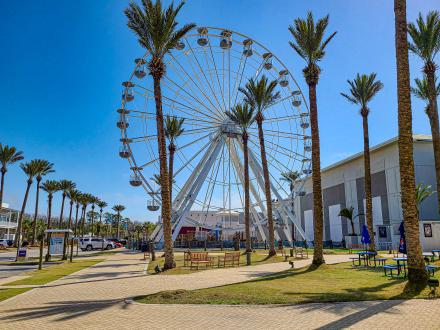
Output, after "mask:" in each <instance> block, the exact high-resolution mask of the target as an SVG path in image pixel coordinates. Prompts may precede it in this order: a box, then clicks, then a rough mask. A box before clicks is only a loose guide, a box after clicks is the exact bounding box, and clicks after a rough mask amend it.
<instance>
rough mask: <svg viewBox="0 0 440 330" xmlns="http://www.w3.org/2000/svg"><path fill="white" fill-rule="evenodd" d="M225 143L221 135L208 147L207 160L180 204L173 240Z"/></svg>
mask: <svg viewBox="0 0 440 330" xmlns="http://www.w3.org/2000/svg"><path fill="white" fill-rule="evenodd" d="M223 143H224V138H223V137H221V136H217V138H216V140H215V141H214V143H213V144H212V146H213V148H212V149H211V148H210V149H208V151H207V156H208V157H206V161H205V162H204V164H203V165H202V166H201V170H200V171H199V175H198V176H197V178H196V180H195V181H194V182H193V184H192V185H191V186H190V187H189V189H188V193H187V194H186V196H185V198H184V200H183V202H182V204H181V205H180V208H179V209H178V210H177V211H176V218H177V220H176V222H175V225H174V228H173V240H175V239H176V237H177V235H178V234H179V231H180V229H181V228H182V226H183V224H184V222H185V218H186V216H187V215H188V212H189V211H190V210H191V207H192V206H193V204H194V201H195V200H196V198H197V195H198V194H199V192H200V189H201V188H202V186H203V183H204V182H205V180H206V177H207V176H208V174H209V170H210V169H211V167H212V166H213V164H214V162H215V160H216V158H217V156H218V154H219V153H220V150H221V149H222V146H223Z"/></svg>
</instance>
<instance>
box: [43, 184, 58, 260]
mask: <svg viewBox="0 0 440 330" xmlns="http://www.w3.org/2000/svg"><path fill="white" fill-rule="evenodd" d="M41 189H43V190H44V191H45V192H46V193H47V229H52V200H53V194H54V193H56V192H57V191H59V190H60V183H59V182H58V181H55V180H47V181H45V182H44V183H43V184H42V185H41ZM50 237H51V234H50V233H48V234H47V253H46V258H45V260H46V261H49V260H50V258H51V256H50Z"/></svg>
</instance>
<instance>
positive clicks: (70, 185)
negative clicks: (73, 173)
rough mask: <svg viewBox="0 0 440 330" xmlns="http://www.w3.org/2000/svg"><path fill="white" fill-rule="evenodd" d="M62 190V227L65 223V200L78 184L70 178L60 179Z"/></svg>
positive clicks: (60, 224) (59, 224) (60, 223)
mask: <svg viewBox="0 0 440 330" xmlns="http://www.w3.org/2000/svg"><path fill="white" fill-rule="evenodd" d="M59 186H60V191H62V195H61V196H62V199H61V212H60V220H59V223H58V227H59V228H61V227H62V225H63V215H64V201H65V200H66V197H67V195H68V193H69V191H70V190H72V189H75V188H76V184H75V183H74V182H72V181H70V180H60V181H59Z"/></svg>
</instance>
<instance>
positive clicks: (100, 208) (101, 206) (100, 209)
mask: <svg viewBox="0 0 440 330" xmlns="http://www.w3.org/2000/svg"><path fill="white" fill-rule="evenodd" d="M96 205H97V206H98V207H99V232H98V235H99V234H100V231H101V227H102V211H103V209H104V208H105V207H107V203H106V202H104V201H101V200H100V201H99V202H98V203H96Z"/></svg>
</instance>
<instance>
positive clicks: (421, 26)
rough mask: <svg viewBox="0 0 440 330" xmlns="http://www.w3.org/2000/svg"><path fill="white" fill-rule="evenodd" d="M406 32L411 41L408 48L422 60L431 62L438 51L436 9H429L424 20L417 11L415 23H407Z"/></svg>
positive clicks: (439, 17) (439, 38)
mask: <svg viewBox="0 0 440 330" xmlns="http://www.w3.org/2000/svg"><path fill="white" fill-rule="evenodd" d="M408 34H409V35H410V36H411V39H412V42H410V43H409V45H408V48H409V50H410V51H412V52H413V53H414V54H416V55H418V56H419V57H420V58H421V59H422V60H423V61H424V62H425V64H426V63H429V62H433V61H434V58H435V56H436V55H437V53H438V52H439V51H440V14H439V12H438V11H430V12H429V13H428V14H427V15H426V21H425V20H424V19H423V16H422V13H419V17H418V18H417V21H416V24H414V23H409V24H408Z"/></svg>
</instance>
